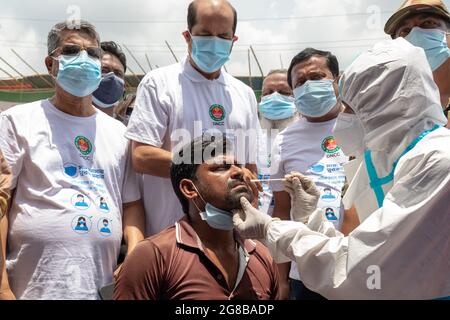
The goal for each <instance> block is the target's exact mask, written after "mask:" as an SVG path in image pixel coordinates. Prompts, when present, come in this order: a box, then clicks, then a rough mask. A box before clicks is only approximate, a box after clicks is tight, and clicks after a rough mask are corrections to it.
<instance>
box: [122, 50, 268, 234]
mask: <svg viewBox="0 0 450 320" xmlns="http://www.w3.org/2000/svg"><path fill="white" fill-rule="evenodd" d="M196 122H197V123H196ZM179 129H182V130H184V132H186V133H188V134H189V136H190V138H189V139H187V140H184V139H180V138H179V134H180V132H181V131H180V130H179ZM210 129H218V130H219V131H220V132H226V131H229V130H230V129H232V130H239V129H241V130H247V129H254V130H260V125H259V119H258V115H257V103H256V98H255V94H254V93H253V91H252V90H251V88H250V87H248V86H247V85H245V84H244V83H243V82H241V81H239V80H237V79H235V78H233V77H232V76H231V75H229V74H228V73H226V72H225V71H224V70H223V69H222V72H221V75H220V77H219V78H218V79H216V80H208V79H206V78H205V77H203V76H202V75H201V74H200V73H199V72H197V71H196V70H195V69H194V68H193V67H192V66H191V64H190V63H189V59H187V58H185V59H184V60H183V61H182V62H180V63H177V64H174V65H171V66H168V67H164V68H159V69H157V70H154V71H152V72H150V73H149V74H147V75H146V76H145V78H144V79H143V80H142V82H141V83H140V85H139V87H138V90H137V96H136V102H135V107H134V110H133V113H132V115H131V118H130V121H129V124H128V130H127V132H126V137H127V138H128V139H130V140H134V141H138V142H141V143H145V144H148V145H152V146H155V147H158V148H162V149H164V150H167V151H173V150H174V149H178V148H180V147H181V146H183V145H185V144H187V143H189V142H190V141H191V140H192V139H194V138H195V137H198V136H201V135H202V133H203V132H204V131H206V130H210ZM226 133H227V136H228V137H229V138H233V134H232V133H230V132H226ZM177 135H178V137H176V136H177ZM246 146H247V147H246V149H245V150H246V151H245V152H246V154H245V158H246V159H243V160H249V161H246V162H247V163H256V154H257V152H256V148H257V143H255V142H254V143H251V144H250V147H248V144H247V145H246ZM251 157H255V159H254V160H253V161H251V160H252V159H251ZM143 189H144V190H143V191H144V193H143V199H144V205H145V211H146V215H147V219H146V223H147V227H146V234H147V235H153V234H156V233H158V232H160V231H161V230H163V229H164V228H166V227H167V226H170V225H172V224H174V223H175V222H176V221H178V220H179V219H180V218H181V217H182V216H183V211H182V208H181V204H180V202H179V200H178V198H177V197H176V195H175V193H174V191H173V187H172V184H171V181H170V179H163V178H159V177H155V176H150V175H144V188H143Z"/></svg>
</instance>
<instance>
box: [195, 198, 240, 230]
mask: <svg viewBox="0 0 450 320" xmlns="http://www.w3.org/2000/svg"><path fill="white" fill-rule="evenodd" d="M200 216H201V217H202V219H203V220H204V221H206V223H207V224H208V225H209V226H210V227H211V228H214V229H219V230H225V231H230V230H233V227H234V225H233V214H232V213H231V212H228V211H225V210H222V209H219V208H216V207H214V206H213V205H212V204H210V203H206V206H205V211H203V212H200Z"/></svg>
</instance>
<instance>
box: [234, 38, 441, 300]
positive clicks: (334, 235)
mask: <svg viewBox="0 0 450 320" xmlns="http://www.w3.org/2000/svg"><path fill="white" fill-rule="evenodd" d="M340 87H341V98H342V101H343V103H344V105H345V106H346V110H345V111H344V113H342V114H340V115H339V118H338V121H337V123H336V128H335V136H336V139H337V141H338V143H339V144H340V145H341V147H342V149H343V151H344V152H345V153H346V154H356V155H357V159H359V167H358V168H357V170H356V174H355V175H354V177H353V179H350V180H349V181H351V183H350V186H349V190H348V191H347V193H346V195H345V197H344V203H345V202H346V203H347V205H349V204H352V203H354V204H355V206H356V209H357V211H358V215H359V218H360V220H361V224H360V225H359V226H358V227H357V228H356V229H355V230H354V231H353V232H351V233H350V234H349V235H348V236H347V237H344V236H343V235H342V234H341V233H340V232H339V231H337V230H336V229H335V228H334V227H333V225H332V224H330V223H329V222H327V221H324V219H323V218H322V217H321V216H320V214H319V211H318V210H316V209H315V207H316V204H317V201H318V192H317V188H316V187H315V185H314V183H313V182H312V181H311V180H309V179H307V178H306V177H304V176H302V175H300V174H293V175H287V176H286V189H287V191H288V192H289V193H290V195H291V197H292V201H293V205H292V209H291V215H292V216H293V220H295V221H277V220H276V219H272V218H270V217H268V216H267V215H263V214H261V213H260V212H258V211H257V210H256V209H254V208H252V207H251V205H250V204H249V203H248V202H247V201H246V200H245V199H241V204H242V210H239V211H237V212H235V214H234V224H235V228H236V229H237V231H238V232H239V233H240V234H241V235H242V236H243V237H246V238H255V239H264V240H265V242H266V244H267V245H268V247H269V249H270V250H271V253H272V255H273V256H274V257H275V259H276V260H277V262H278V263H280V262H287V261H288V260H292V261H295V262H296V263H297V265H298V270H299V272H300V274H301V275H302V280H303V282H304V283H305V285H306V286H307V287H308V288H309V289H311V290H313V291H315V292H318V293H320V294H321V295H323V296H325V297H326V298H328V299H437V298H443V297H446V296H449V295H450V277H449V276H448V275H449V272H450V232H449V231H450V228H449V225H450V200H449V199H450V149H449V147H448V146H449V144H450V132H449V131H448V130H447V129H445V128H442V126H443V125H445V123H446V119H445V118H444V116H443V114H442V108H441V105H440V101H439V92H438V88H437V87H436V84H435V83H434V81H433V78H432V72H431V69H430V67H429V65H428V63H427V60H426V58H425V54H424V53H423V50H421V49H419V48H417V47H414V46H412V45H411V44H409V43H408V42H407V41H406V40H404V39H402V38H399V39H396V40H389V41H385V42H381V43H378V44H377V45H375V46H374V48H372V49H371V50H369V51H368V52H366V53H363V54H362V55H361V56H359V57H358V58H357V60H355V61H354V62H353V63H352V65H351V66H350V67H349V68H348V69H347V71H346V72H345V73H344V75H343V78H342V83H341V86H340Z"/></svg>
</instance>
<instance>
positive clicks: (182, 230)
mask: <svg viewBox="0 0 450 320" xmlns="http://www.w3.org/2000/svg"><path fill="white" fill-rule="evenodd" d="M175 230H176V231H175V232H176V239H177V244H182V245H184V246H187V247H191V248H194V249H197V250H200V251H202V252H204V250H203V244H202V241H201V240H200V238H199V236H198V235H197V233H196V232H195V230H194V229H193V228H192V226H191V225H190V224H189V222H188V221H187V218H186V217H184V218H183V219H181V220H180V221H178V222H177V223H175ZM234 238H235V239H236V241H237V242H238V243H239V245H240V247H241V248H244V253H245V255H246V256H247V257H248V256H249V255H250V254H252V253H253V252H254V251H255V249H256V243H255V242H253V241H252V240H243V239H242V238H241V237H240V236H239V235H238V234H237V233H236V232H235V233H234Z"/></svg>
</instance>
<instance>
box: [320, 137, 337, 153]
mask: <svg viewBox="0 0 450 320" xmlns="http://www.w3.org/2000/svg"><path fill="white" fill-rule="evenodd" d="M322 150H323V151H325V152H326V153H336V152H338V151H339V150H341V147H339V146H338V145H337V142H336V140H335V139H334V137H333V136H330V137H326V138H325V139H324V140H323V141H322Z"/></svg>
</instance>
